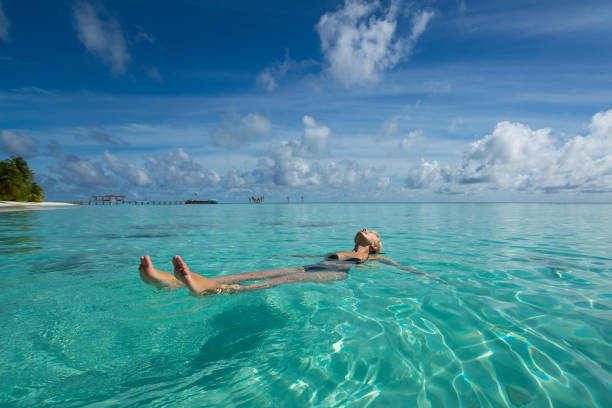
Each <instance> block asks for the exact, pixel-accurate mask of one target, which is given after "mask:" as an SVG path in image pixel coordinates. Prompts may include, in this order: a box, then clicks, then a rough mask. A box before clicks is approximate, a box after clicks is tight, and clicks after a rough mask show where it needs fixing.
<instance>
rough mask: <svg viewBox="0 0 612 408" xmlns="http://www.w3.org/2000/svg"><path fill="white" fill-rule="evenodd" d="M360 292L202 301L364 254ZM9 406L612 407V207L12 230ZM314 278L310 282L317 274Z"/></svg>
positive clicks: (359, 208) (282, 291) (239, 211)
mask: <svg viewBox="0 0 612 408" xmlns="http://www.w3.org/2000/svg"><path fill="white" fill-rule="evenodd" d="M363 227H368V228H372V229H376V230H378V231H379V232H380V234H381V236H382V238H383V243H384V251H385V255H386V256H388V257H391V258H393V259H395V260H396V261H398V262H400V263H401V264H404V265H412V266H415V267H418V268H419V269H421V270H423V271H426V272H428V273H430V274H432V275H436V276H439V277H440V278H443V279H445V280H446V281H448V285H443V284H440V283H438V282H435V281H432V280H428V279H426V278H423V277H421V276H416V275H412V274H411V273H409V272H405V271H401V270H398V269H395V268H393V267H390V266H385V265H380V264H372V263H366V264H363V265H360V266H357V267H355V268H354V269H353V270H351V273H350V275H349V278H348V279H346V280H344V281H338V282H331V283H300V284H291V285H284V286H279V287H276V288H273V289H269V290H265V291H259V292H251V293H246V294H240V295H219V296H211V297H207V298H203V299H196V298H193V297H190V296H188V295H187V292H186V291H185V290H176V291H173V292H166V291H158V290H156V289H154V288H152V287H151V286H147V285H145V284H143V283H142V282H141V281H140V280H139V277H138V272H137V265H138V257H139V256H140V255H142V254H150V255H151V257H152V260H153V262H154V263H155V264H156V266H157V267H158V268H160V269H165V270H171V262H170V261H171V257H172V255H174V254H181V255H183V257H184V259H185V260H186V261H187V263H188V264H189V265H190V266H191V269H192V270H193V271H197V272H199V273H201V274H203V275H205V276H214V275H221V274H230V273H236V272H244V271H248V270H256V269H267V268H274V267H284V266H297V265H303V264H305V263H312V261H315V260H311V259H310V260H309V259H303V258H296V257H292V256H291V255H292V254H304V253H307V254H323V253H327V252H330V251H333V250H350V249H351V247H352V237H353V235H354V233H355V232H356V231H357V230H358V229H361V228H363ZM0 256H1V258H0V259H1V260H2V262H1V265H2V267H1V270H0V279H1V281H0V282H1V285H2V288H3V290H2V291H1V292H0V338H1V339H2V347H0V378H1V383H0V405H2V406H20V407H21V406H23V407H28V406H32V407H34V406H36V407H38V406H42V405H45V406H61V407H72V406H94V407H106V406H121V407H131V406H154V407H156V406H179V407H180V406H184V407H190V406H214V405H218V406H224V407H231V406H244V407H247V406H248V407H250V406H257V407H281V406H291V407H309V406H321V407H328V406H354V407H363V406H371V407H416V406H419V407H454V406H461V407H479V406H484V407H487V406H490V407H514V406H521V407H547V406H554V407H609V406H612V405H611V404H612V392H611V391H612V390H611V388H612V387H611V384H612V358H611V357H612V348H611V340H612V324H611V322H612V311H611V310H612V278H611V275H612V205H551V204H292V205H280V204H279V205H274V204H265V205H217V206H138V207H134V206H113V207H109V206H106V207H101V206H97V207H96V206H94V207H79V208H74V209H68V210H56V211H37V212H14V213H0ZM307 261H311V262H307Z"/></svg>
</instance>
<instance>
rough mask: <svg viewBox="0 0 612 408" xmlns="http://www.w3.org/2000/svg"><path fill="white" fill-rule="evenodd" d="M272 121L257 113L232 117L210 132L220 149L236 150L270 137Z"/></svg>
mask: <svg viewBox="0 0 612 408" xmlns="http://www.w3.org/2000/svg"><path fill="white" fill-rule="evenodd" d="M270 130H272V124H271V123H270V120H269V119H268V118H266V117H264V116H261V115H258V114H256V113H249V114H248V115H247V116H243V117H232V118H230V119H228V120H225V121H224V122H222V123H220V124H219V125H218V126H217V127H215V128H214V129H213V130H212V131H211V132H210V137H211V139H212V141H213V143H214V144H215V145H217V146H219V147H224V148H227V149H236V148H240V147H243V146H245V145H246V144H248V143H250V142H253V141H257V140H259V139H262V138H264V137H266V136H268V135H269V133H270Z"/></svg>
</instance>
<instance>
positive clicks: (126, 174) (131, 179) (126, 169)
mask: <svg viewBox="0 0 612 408" xmlns="http://www.w3.org/2000/svg"><path fill="white" fill-rule="evenodd" d="M104 159H105V160H106V164H107V165H108V167H109V168H110V169H111V171H112V172H113V173H115V175H117V176H119V177H120V178H122V179H123V180H125V181H127V182H128V183H129V184H130V185H133V186H137V187H147V186H150V185H151V184H152V182H151V179H150V178H149V176H148V175H147V173H145V172H144V171H142V170H140V169H138V168H136V166H134V165H133V164H131V163H123V162H121V161H120V160H119V159H118V158H117V157H116V156H114V155H112V154H111V153H109V152H108V151H105V152H104Z"/></svg>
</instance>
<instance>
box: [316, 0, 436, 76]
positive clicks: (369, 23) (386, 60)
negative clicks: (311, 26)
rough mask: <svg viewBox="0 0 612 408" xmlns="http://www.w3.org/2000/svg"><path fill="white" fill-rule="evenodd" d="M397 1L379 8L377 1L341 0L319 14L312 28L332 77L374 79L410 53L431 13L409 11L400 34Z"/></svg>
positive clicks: (398, 3) (432, 14)
mask: <svg viewBox="0 0 612 408" xmlns="http://www.w3.org/2000/svg"><path fill="white" fill-rule="evenodd" d="M400 4H401V1H399V0H398V1H392V2H391V4H390V5H389V7H388V8H383V7H381V5H380V3H379V2H378V1H376V2H365V1H362V0H345V3H344V7H342V8H340V9H338V10H336V11H334V12H328V13H325V14H324V15H323V16H322V17H321V19H320V20H319V22H318V24H317V25H316V30H317V32H318V33H319V37H320V39H321V49H322V51H323V54H324V56H325V59H326V61H327V64H328V70H329V73H330V74H331V76H332V77H334V78H335V79H337V80H339V81H340V82H342V83H343V84H344V85H345V86H350V85H363V84H367V83H375V82H378V81H379V80H380V77H381V75H382V74H383V73H384V72H385V71H387V70H390V69H392V68H394V67H395V66H396V65H397V64H398V62H399V61H401V60H402V59H404V58H407V57H408V56H409V55H410V53H411V52H412V48H413V47H414V44H415V43H416V41H417V40H418V39H419V37H420V36H421V35H422V34H423V32H424V31H425V29H426V27H427V24H428V23H429V21H430V20H431V18H432V17H433V16H434V13H433V12H431V11H421V12H417V13H415V14H413V16H412V19H411V23H412V29H411V33H410V35H409V36H407V37H400V36H398V34H397V31H398V30H397V28H398V24H399V20H398V15H399V8H400Z"/></svg>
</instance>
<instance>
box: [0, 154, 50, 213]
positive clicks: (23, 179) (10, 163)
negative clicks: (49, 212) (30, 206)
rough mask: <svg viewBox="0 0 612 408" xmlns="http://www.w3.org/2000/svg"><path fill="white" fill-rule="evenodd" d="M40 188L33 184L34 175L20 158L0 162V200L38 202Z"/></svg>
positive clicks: (42, 196)
mask: <svg viewBox="0 0 612 408" xmlns="http://www.w3.org/2000/svg"><path fill="white" fill-rule="evenodd" d="M44 197H45V192H44V191H43V189H42V187H40V186H39V185H38V184H36V183H35V182H34V173H33V172H32V171H31V170H30V168H29V167H28V163H27V162H26V161H25V160H24V159H23V158H22V157H15V156H11V157H10V159H7V160H2V161H0V200H6V201H35V202H40V201H42V200H43V198H44Z"/></svg>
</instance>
